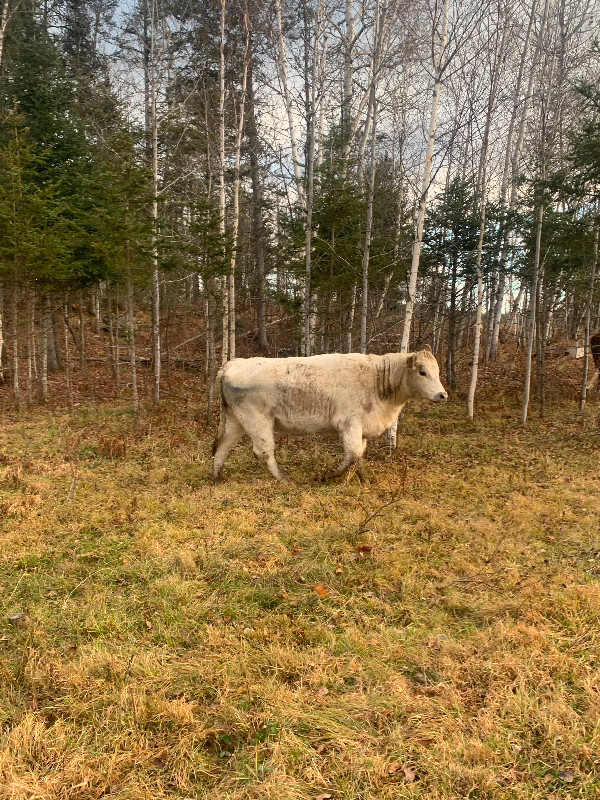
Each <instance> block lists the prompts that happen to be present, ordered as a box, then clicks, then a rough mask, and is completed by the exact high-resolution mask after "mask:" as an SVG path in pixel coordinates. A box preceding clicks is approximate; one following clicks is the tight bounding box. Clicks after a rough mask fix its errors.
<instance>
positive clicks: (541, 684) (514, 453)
mask: <svg viewBox="0 0 600 800" xmlns="http://www.w3.org/2000/svg"><path fill="white" fill-rule="evenodd" d="M186 398H187V399H186ZM595 402H597V401H595ZM199 405H200V404H199V403H198V401H197V398H195V396H194V394H193V393H192V392H190V393H188V394H187V396H186V397H180V398H179V399H171V400H168V401H166V402H165V403H164V405H163V407H162V408H161V410H160V411H159V412H157V413H152V412H150V411H148V410H146V411H145V412H144V413H143V414H142V416H141V418H140V420H139V422H138V424H137V425H136V424H135V423H134V420H133V418H132V416H131V415H130V413H129V411H128V410H127V409H126V408H124V407H122V406H118V407H114V406H111V405H102V404H100V405H98V406H97V407H92V406H90V407H83V406H82V407H78V408H75V409H73V410H71V411H66V410H64V409H60V408H58V407H55V408H53V409H52V408H48V409H41V410H40V409H30V410H28V411H23V412H21V413H20V414H19V413H17V412H15V411H11V410H10V409H8V407H5V410H4V412H3V421H2V425H1V426H0V542H1V545H2V546H1V551H0V585H1V592H0V599H1V604H0V605H1V607H0V731H1V733H0V800H9V799H10V800H34V799H35V800H55V799H56V800H58V798H60V800H95V799H96V798H106V799H107V800H151V799H152V800H155V799H157V798H190V799H191V798H197V799H198V800H208V799H209V798H210V800H225V799H227V800H234V799H235V800H242V799H243V800H250V799H251V798H253V799H254V798H256V800H259V798H260V800H267V799H268V800H316V798H322V799H325V798H330V797H331V798H332V799H333V800H341V799H342V798H344V800H359V799H360V800H391V798H394V800H397V799H399V798H423V799H425V798H426V799H427V800H449V798H490V799H491V798H494V799H496V798H498V799H499V800H500V799H503V798H506V800H509V798H510V800H513V799H514V798H523V799H525V798H527V799H528V800H529V799H531V800H533V799H534V798H535V800H537V799H538V798H539V799H540V800H541V799H543V800H550V799H552V800H558V799H559V798H561V799H562V798H590V799H591V798H598V797H599V796H600V678H599V674H600V582H599V579H600V459H599V450H600V436H599V430H598V427H597V420H596V419H595V415H596V414H597V407H596V408H590V411H589V412H588V416H587V417H586V418H585V419H584V424H583V425H582V420H581V418H580V416H579V415H578V413H577V412H576V409H575V404H574V403H573V402H572V401H568V402H564V403H562V404H561V405H560V406H559V410H558V411H552V412H551V413H550V415H549V417H548V418H547V419H546V420H545V421H543V422H541V421H539V420H538V419H536V418H535V417H534V416H532V417H531V420H530V423H529V425H528V427H527V429H526V430H523V429H522V428H521V427H520V426H519V425H518V424H517V423H516V421H515V420H516V419H517V418H518V411H517V409H516V406H515V401H514V399H513V400H510V399H509V400H506V399H503V397H501V396H499V395H497V394H496V393H495V392H493V391H490V392H488V394H487V399H486V401H485V404H484V405H485V407H484V408H478V418H477V419H476V421H475V422H473V423H469V422H468V421H467V420H466V419H465V415H464V406H463V405H462V404H460V405H459V404H458V403H450V404H449V406H448V407H446V408H438V407H425V406H423V407H422V408H413V409H411V410H410V411H409V412H408V413H407V415H406V416H405V417H404V419H403V422H402V425H401V432H400V438H399V449H398V451H397V452H396V453H395V454H394V455H393V456H392V457H390V456H389V455H388V454H387V453H386V450H385V445H384V442H383V441H381V442H376V443H374V444H373V445H371V447H370V450H369V454H368V472H369V474H370V482H369V484H368V485H362V484H360V483H359V482H358V481H357V479H356V477H351V478H350V479H349V480H341V481H337V482H332V483H329V484H325V485H322V484H318V483H315V482H314V481H313V476H314V475H315V474H316V473H317V472H318V471H320V470H322V469H323V468H324V467H325V466H326V465H331V464H332V463H333V461H334V459H335V458H336V457H337V453H338V451H339V448H338V446H337V444H336V443H334V442H331V443H329V442H327V441H319V440H317V439H315V438H304V439H289V440H283V441H282V443H281V446H280V451H279V453H280V460H281V463H282V465H284V466H285V467H286V468H287V469H288V470H289V473H290V476H291V478H292V480H294V481H295V483H294V485H293V486H285V487H282V486H279V485H277V484H276V483H275V482H274V481H273V480H272V479H271V478H270V476H268V474H267V473H266V471H265V470H264V468H263V467H262V466H261V465H259V464H258V463H256V462H255V460H254V457H253V456H252V453H251V449H250V447H249V445H248V444H247V443H245V444H242V445H241V446H240V447H238V449H237V450H236V451H235V453H234V454H233V455H232V457H231V458H230V459H229V461H228V462H227V463H226V466H225V479H224V481H223V482H222V483H221V484H219V485H217V486H216V487H213V486H212V485H211V484H210V482H209V480H208V477H209V469H210V444H211V441H212V436H213V431H212V430H211V431H209V430H207V428H206V425H205V424H204V423H203V421H202V413H201V412H199V410H198V409H199Z"/></svg>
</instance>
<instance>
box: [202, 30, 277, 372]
mask: <svg viewBox="0 0 600 800" xmlns="http://www.w3.org/2000/svg"><path fill="white" fill-rule="evenodd" d="M250 48H251V49H250V58H249V61H248V145H249V151H250V176H251V179H252V235H253V239H254V258H255V285H256V327H257V336H258V350H259V353H260V354H261V355H267V354H268V352H269V340H268V337H267V324H266V307H265V242H264V236H263V220H262V213H263V195H262V186H261V183H260V172H259V164H258V153H259V142H258V132H257V127H256V107H255V102H254V71H253V67H254V49H253V46H252V38H250ZM278 288H279V287H278ZM207 366H208V361H207Z"/></svg>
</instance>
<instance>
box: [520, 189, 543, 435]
mask: <svg viewBox="0 0 600 800" xmlns="http://www.w3.org/2000/svg"><path fill="white" fill-rule="evenodd" d="M543 220H544V207H543V205H542V204H541V203H540V207H539V209H538V219H537V229H536V236H535V254H534V258H533V276H532V278H531V290H530V292H529V307H530V308H529V331H528V338H527V355H526V360H525V385H524V391H523V406H522V409H521V424H522V425H525V423H526V422H527V411H528V408H529V394H530V391H531V361H532V358H531V357H532V354H533V343H534V339H535V323H536V315H537V302H536V301H537V284H538V273H539V268H540V251H541V246H542V223H543Z"/></svg>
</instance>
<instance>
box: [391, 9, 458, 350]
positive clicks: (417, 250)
mask: <svg viewBox="0 0 600 800" xmlns="http://www.w3.org/2000/svg"><path fill="white" fill-rule="evenodd" d="M448 6H449V0H444V10H443V19H442V36H441V43H440V55H439V58H438V62H437V64H436V68H435V81H434V85H433V96H432V100H431V113H430V116H429V131H428V137H427V153H426V155H425V168H424V170H423V180H422V182H421V194H420V199H419V210H418V214H417V230H416V234H415V241H414V243H413V250H412V262H411V267H410V277H409V282H408V296H407V298H406V311H405V315H404V328H403V330H402V342H401V344H400V352H401V353H406V352H408V343H409V341H410V329H411V325H412V318H413V313H414V306H415V292H416V289H417V277H418V275H419V261H420V257H421V243H422V241H423V226H424V222H425V209H426V203H427V193H428V191H429V182H430V180H431V161H432V158H433V148H434V145H435V134H436V128H437V111H438V104H439V99H440V92H441V89H442V75H443V70H444V67H445V64H444V58H445V54H446V43H447V41H448Z"/></svg>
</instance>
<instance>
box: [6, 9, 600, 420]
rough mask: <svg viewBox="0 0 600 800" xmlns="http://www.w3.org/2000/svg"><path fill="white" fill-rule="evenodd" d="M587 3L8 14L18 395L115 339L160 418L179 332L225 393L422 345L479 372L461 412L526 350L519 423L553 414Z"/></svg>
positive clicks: (581, 272) (582, 329)
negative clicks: (236, 382)
mask: <svg viewBox="0 0 600 800" xmlns="http://www.w3.org/2000/svg"><path fill="white" fill-rule="evenodd" d="M599 10H600V9H599V8H598V2H597V0H514V2H500V0H484V2H481V0H477V2H475V0H465V1H464V2H457V0H452V1H451V0H417V2H411V3H410V4H409V3H408V2H406V0H361V1H360V2H358V0H300V2H291V0H207V2H204V3H201V4H197V3H195V4H192V3H189V2H187V0H185V1H184V0H168V2H167V0H133V2H132V3H131V4H130V5H127V6H123V5H121V4H118V3H116V2H115V1H114V0H57V2H55V3H48V2H47V0H45V2H44V3H40V2H38V0H3V5H2V10H1V20H0V376H2V377H3V379H4V380H5V381H6V382H10V383H11V384H12V389H13V392H14V397H15V400H16V402H17V403H18V404H21V403H24V402H33V401H34V400H35V399H37V398H39V399H41V400H42V401H44V400H45V399H46V398H47V397H48V374H49V373H52V372H53V371H56V370H58V369H64V370H67V372H68V373H69V374H68V375H67V378H68V379H69V378H70V372H69V371H72V370H75V369H79V370H85V367H86V363H87V359H88V356H89V354H88V349H87V346H86V336H88V337H89V335H90V331H91V332H92V333H93V334H95V335H98V334H99V333H100V332H101V330H104V332H105V334H106V335H107V337H108V340H109V343H110V350H109V357H108V358H107V363H108V364H109V365H110V368H111V370H112V375H113V379H114V383H115V389H116V392H117V394H118V395H123V394H127V395H128V396H129V397H130V398H131V401H132V404H133V406H134V408H135V409H136V410H137V408H138V404H139V402H140V397H139V395H140V392H139V390H138V369H139V367H140V366H142V365H144V366H148V367H149V368H150V369H151V372H152V392H151V394H152V399H153V402H154V403H159V401H160V396H161V380H162V377H161V369H162V368H164V366H165V360H167V361H169V360H170V358H171V348H172V347H173V345H172V342H173V341H174V340H175V339H177V340H178V341H177V345H176V346H177V347H180V346H183V345H186V343H187V341H188V340H189V342H190V343H191V347H192V348H193V354H194V355H195V358H194V360H195V361H197V362H198V364H199V365H200V366H201V368H202V369H203V370H204V371H205V373H206V376H207V379H208V383H209V386H210V387H212V384H213V382H214V376H215V373H216V369H217V368H218V366H219V365H220V363H224V362H225V361H226V360H227V359H229V358H233V357H235V356H236V355H253V354H258V353H260V354H265V355H294V354H296V355H310V354H314V353H320V352H332V351H340V352H350V351H354V350H356V351H360V352H385V351H389V350H394V351H396V350H397V351H401V352H407V351H409V350H413V349H417V348H419V347H421V346H423V345H425V344H428V345H429V346H430V347H431V348H432V350H433V352H434V353H435V354H436V356H437V357H438V360H439V361H440V363H441V364H442V371H443V374H444V377H445V381H446V382H447V383H448V385H449V388H451V389H454V388H456V386H457V380H458V377H457V369H458V368H459V366H461V365H463V367H464V365H465V364H469V365H470V374H471V381H470V386H469V392H468V401H467V411H468V414H469V415H470V416H473V414H474V403H475V396H476V386H477V368H478V365H479V364H480V363H481V361H491V360H494V359H495V358H497V357H498V350H499V347H500V345H502V343H504V342H506V341H511V342H513V343H515V342H516V344H517V346H518V347H520V348H521V350H522V352H523V353H524V355H525V357H524V363H525V367H524V375H523V388H524V391H523V407H522V419H523V422H524V421H525V420H526V418H527V413H528V406H529V395H530V387H531V384H532V380H533V379H534V378H536V379H537V388H538V398H539V406H540V411H541V412H542V413H543V410H544V402H545V398H544V386H545V382H544V375H545V347H546V345H547V344H548V343H549V342H551V341H554V340H557V339H568V340H570V341H577V340H578V341H580V342H581V343H582V344H585V347H586V348H587V343H588V341H589V336H590V332H592V331H593V330H596V329H597V328H598V326H599V325H600V292H599V290H598V289H597V281H596V269H597V260H598V213H599V212H598V202H599V199H600V198H599V192H600V114H599V112H600V87H599V85H598V75H600V69H599V66H600V52H599V46H598V42H597V40H596V38H595V36H596V35H597V21H598V11H599ZM72 351H73V352H75V353H76V354H77V358H76V359H71V358H69V353H71V352H72ZM61 352H62V356H63V357H62V359H61ZM180 352H184V351H183V350H180ZM186 352H187V351H186ZM534 354H535V360H534ZM586 355H587V350H586ZM586 363H587V358H586ZM126 369H127V378H126V379H125V378H124V374H125V370H126ZM585 392H586V389H585V376H584V383H583V386H582V406H583V404H584V403H585ZM211 399H212V397H211V396H210V392H209V403H210V401H211Z"/></svg>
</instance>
